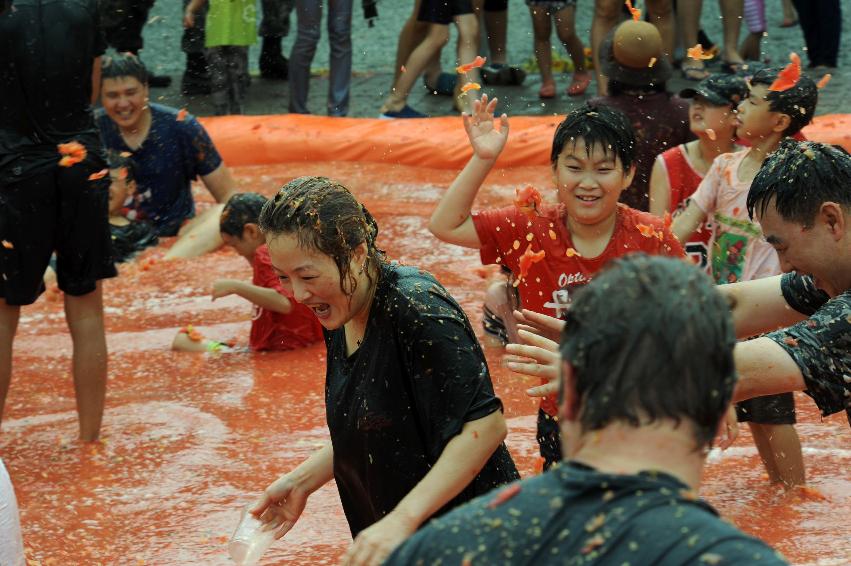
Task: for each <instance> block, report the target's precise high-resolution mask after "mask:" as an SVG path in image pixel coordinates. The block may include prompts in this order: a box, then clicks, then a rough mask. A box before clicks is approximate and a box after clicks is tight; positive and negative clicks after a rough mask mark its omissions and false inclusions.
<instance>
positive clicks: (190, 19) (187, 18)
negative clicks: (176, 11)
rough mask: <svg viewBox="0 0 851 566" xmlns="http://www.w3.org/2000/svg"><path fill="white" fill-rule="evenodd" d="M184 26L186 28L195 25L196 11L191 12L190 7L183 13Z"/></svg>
mask: <svg viewBox="0 0 851 566" xmlns="http://www.w3.org/2000/svg"><path fill="white" fill-rule="evenodd" d="M183 27H185V28H194V27H195V13H194V12H191V11H190V10H189V8H187V9H186V12H185V13H184V14H183Z"/></svg>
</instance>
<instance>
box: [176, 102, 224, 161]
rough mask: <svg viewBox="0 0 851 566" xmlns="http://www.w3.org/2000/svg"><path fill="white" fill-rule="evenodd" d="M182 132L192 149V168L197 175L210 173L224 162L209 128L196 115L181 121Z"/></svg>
mask: <svg viewBox="0 0 851 566" xmlns="http://www.w3.org/2000/svg"><path fill="white" fill-rule="evenodd" d="M180 134H181V136H183V137H184V138H185V140H186V141H187V142H188V145H189V146H190V147H191V149H192V156H191V159H192V167H191V170H192V171H193V172H194V174H195V175H198V176H203V175H209V174H210V173H212V172H213V171H215V170H216V169H218V167H219V165H221V164H222V157H221V155H219V152H218V150H216V146H215V145H214V144H213V140H211V139H210V135H209V134H208V133H207V130H205V129H204V126H202V125H201V124H200V123H199V122H198V120H196V119H195V117H194V116H186V118H185V119H184V120H183V121H182V122H181V123H180Z"/></svg>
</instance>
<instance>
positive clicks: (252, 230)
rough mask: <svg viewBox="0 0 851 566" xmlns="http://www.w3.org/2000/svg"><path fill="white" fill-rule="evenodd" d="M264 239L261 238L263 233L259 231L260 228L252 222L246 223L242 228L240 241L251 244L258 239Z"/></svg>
mask: <svg viewBox="0 0 851 566" xmlns="http://www.w3.org/2000/svg"><path fill="white" fill-rule="evenodd" d="M261 238H263V239H265V237H264V236H263V232H261V231H260V226H258V225H257V224H255V223H253V222H248V223H247V224H246V225H245V226H243V227H242V239H243V240H248V241H249V242H253V241H256V240H259V239H261Z"/></svg>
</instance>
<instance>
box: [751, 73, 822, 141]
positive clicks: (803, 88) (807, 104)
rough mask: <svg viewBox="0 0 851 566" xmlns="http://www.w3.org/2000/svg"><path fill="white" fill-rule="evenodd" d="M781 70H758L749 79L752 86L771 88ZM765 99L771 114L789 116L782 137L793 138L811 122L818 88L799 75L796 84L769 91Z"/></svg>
mask: <svg viewBox="0 0 851 566" xmlns="http://www.w3.org/2000/svg"><path fill="white" fill-rule="evenodd" d="M780 71H781V69H776V68H769V69H760V70H759V71H757V72H756V73H754V75H753V76H752V77H751V79H750V83H751V84H752V85H766V86H771V83H773V82H774V81H775V79H777V76H778V75H779V74H780ZM765 99H766V100H767V101H768V108H769V110H771V111H772V112H780V113H782V114H786V115H787V116H789V120H790V122H789V127H788V128H786V131H784V132H783V135H784V136H794V135H795V134H797V133H798V132H800V131H801V129H803V127H804V126H806V125H807V124H809V123H810V122H811V121H812V120H813V116H815V112H816V104H818V88H817V87H816V83H814V82H813V79H811V78H810V77H808V76H806V75H801V78H800V79H798V82H797V84H795V86H793V87H792V88H790V89H787V90H779V91H777V90H770V91H768V95H766V97H765Z"/></svg>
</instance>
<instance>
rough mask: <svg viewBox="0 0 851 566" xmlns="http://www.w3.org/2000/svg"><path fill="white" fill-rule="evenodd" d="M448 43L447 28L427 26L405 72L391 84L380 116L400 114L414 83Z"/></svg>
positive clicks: (437, 25)
mask: <svg viewBox="0 0 851 566" xmlns="http://www.w3.org/2000/svg"><path fill="white" fill-rule="evenodd" d="M448 41H449V26H445V25H442V24H429V29H428V32H427V33H426V37H425V39H423V40H422V42H420V44H419V45H418V46H417V47H416V49H414V50H413V51H412V52H411V55H410V57H408V60H407V61H406V62H405V66H406V72H404V73H400V75H399V78H398V79H397V80H396V82H395V83H394V84H393V89H392V91H391V92H390V93H389V94H388V95H387V98H385V99H384V103H383V104H382V106H381V109H380V110H379V113H380V114H382V115H384V114H386V113H387V112H400V111H402V110H403V109H404V108H405V106H406V105H407V102H408V95H409V94H410V92H411V88H412V87H413V86H414V82H415V81H416V80H417V78H418V77H419V76H420V75H421V74H422V73H423V72H424V71H425V69H426V68H427V67H428V65H429V64H430V63H431V61H432V59H433V57H434V56H435V54H437V53H440V50H441V49H443V46H444V45H446V43H447V42H448Z"/></svg>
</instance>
